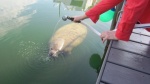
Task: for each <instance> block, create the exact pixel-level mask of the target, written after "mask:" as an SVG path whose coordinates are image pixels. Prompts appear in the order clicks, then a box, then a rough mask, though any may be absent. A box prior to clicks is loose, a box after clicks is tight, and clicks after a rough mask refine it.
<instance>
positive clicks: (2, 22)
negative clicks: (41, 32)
mask: <svg viewBox="0 0 150 84" xmlns="http://www.w3.org/2000/svg"><path fill="white" fill-rule="evenodd" d="M36 1H37V0H15V1H12V0H2V1H0V37H2V36H4V35H5V34H7V33H8V31H9V30H12V29H14V28H18V27H20V26H21V25H23V24H25V23H27V22H29V19H30V18H31V16H32V15H33V14H35V13H36V10H32V11H31V12H30V13H28V14H26V15H21V13H22V12H24V11H27V10H29V9H30V8H29V7H28V5H31V4H34V3H36ZM6 3H7V4H6Z"/></svg>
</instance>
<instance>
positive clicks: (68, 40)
mask: <svg viewBox="0 0 150 84" xmlns="http://www.w3.org/2000/svg"><path fill="white" fill-rule="evenodd" d="M86 35H87V29H86V26H84V25H82V24H81V23H70V24H67V25H65V26H63V27H61V28H59V29H58V30H57V31H56V32H55V34H54V36H53V37H52V40H53V41H54V40H55V39H57V38H62V39H64V41H65V42H64V45H63V48H62V49H63V51H66V52H70V51H71V50H72V49H73V48H74V47H76V46H78V45H79V44H80V43H81V42H82V41H83V40H84V38H85V37H86Z"/></svg>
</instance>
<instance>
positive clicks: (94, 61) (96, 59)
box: [89, 54, 102, 74]
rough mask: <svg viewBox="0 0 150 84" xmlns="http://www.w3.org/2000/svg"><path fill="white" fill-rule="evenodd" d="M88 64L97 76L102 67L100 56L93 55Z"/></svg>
mask: <svg viewBox="0 0 150 84" xmlns="http://www.w3.org/2000/svg"><path fill="white" fill-rule="evenodd" d="M89 64H90V66H91V67H92V68H93V69H95V70H96V73H97V74H99V71H100V68H101V65H102V59H101V57H100V55H99V54H93V55H92V56H91V57H90V60H89Z"/></svg>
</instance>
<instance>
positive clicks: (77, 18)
mask: <svg viewBox="0 0 150 84" xmlns="http://www.w3.org/2000/svg"><path fill="white" fill-rule="evenodd" d="M73 18H74V20H73V21H74V22H78V21H80V20H84V19H86V18H88V17H87V16H86V15H81V16H74V17H73Z"/></svg>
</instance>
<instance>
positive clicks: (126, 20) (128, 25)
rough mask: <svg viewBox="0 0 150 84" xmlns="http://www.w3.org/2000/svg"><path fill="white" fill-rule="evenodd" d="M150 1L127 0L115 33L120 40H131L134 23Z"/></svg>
mask: <svg viewBox="0 0 150 84" xmlns="http://www.w3.org/2000/svg"><path fill="white" fill-rule="evenodd" d="M148 1H150V0H127V2H126V4H125V7H124V10H123V14H122V17H121V20H120V22H119V24H118V27H117V31H116V34H115V35H116V37H117V38H118V39H119V40H124V41H128V40H129V38H130V35H131V33H132V30H133V28H134V25H135V24H136V22H137V21H138V19H139V17H140V16H141V15H142V14H143V11H144V9H145V8H146V6H147V4H148Z"/></svg>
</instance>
